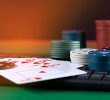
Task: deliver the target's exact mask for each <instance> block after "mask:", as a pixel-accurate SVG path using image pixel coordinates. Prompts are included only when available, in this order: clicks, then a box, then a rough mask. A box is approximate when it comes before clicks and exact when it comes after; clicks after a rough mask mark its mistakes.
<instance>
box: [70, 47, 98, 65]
mask: <svg viewBox="0 0 110 100" xmlns="http://www.w3.org/2000/svg"><path fill="white" fill-rule="evenodd" d="M96 50H97V49H93V48H82V49H75V50H71V51H70V60H71V62H72V63H76V64H81V65H87V64H88V53H89V52H90V51H96Z"/></svg>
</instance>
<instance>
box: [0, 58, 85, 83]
mask: <svg viewBox="0 0 110 100" xmlns="http://www.w3.org/2000/svg"><path fill="white" fill-rule="evenodd" d="M4 60H5V61H9V62H15V64H16V67H15V68H11V69H7V70H1V71H0V74H1V75H2V76H3V77H5V78H7V79H9V80H11V81H13V82H14V83H16V84H25V83H32V82H39V81H44V80H51V79H56V78H62V77H68V76H74V75H79V74H86V72H85V71H81V70H79V69H76V68H78V67H82V65H78V64H75V65H74V64H71V62H69V61H58V60H53V59H49V58H5V59H2V61H4Z"/></svg>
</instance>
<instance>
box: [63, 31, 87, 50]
mask: <svg viewBox="0 0 110 100" xmlns="http://www.w3.org/2000/svg"><path fill="white" fill-rule="evenodd" d="M62 39H63V40H72V41H80V48H85V47H86V34H85V32H83V31H79V30H65V31H62Z"/></svg>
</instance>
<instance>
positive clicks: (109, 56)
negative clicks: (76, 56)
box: [88, 49, 110, 71]
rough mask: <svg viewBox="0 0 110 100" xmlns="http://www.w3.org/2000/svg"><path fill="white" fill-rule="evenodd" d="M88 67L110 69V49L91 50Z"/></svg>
mask: <svg viewBox="0 0 110 100" xmlns="http://www.w3.org/2000/svg"><path fill="white" fill-rule="evenodd" d="M88 68H89V70H95V71H110V50H108V49H102V50H96V51H90V52H89V53H88Z"/></svg>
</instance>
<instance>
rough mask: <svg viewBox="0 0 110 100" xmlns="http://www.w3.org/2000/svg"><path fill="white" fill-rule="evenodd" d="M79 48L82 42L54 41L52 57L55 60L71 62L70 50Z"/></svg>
mask: <svg viewBox="0 0 110 100" xmlns="http://www.w3.org/2000/svg"><path fill="white" fill-rule="evenodd" d="M79 48H80V41H71V40H53V41H51V51H50V56H51V58H53V59H59V60H70V50H72V49H79Z"/></svg>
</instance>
